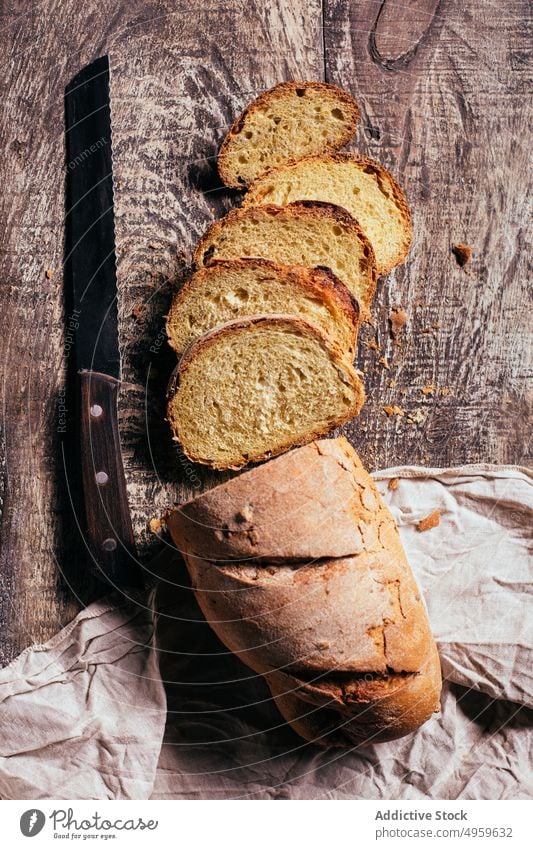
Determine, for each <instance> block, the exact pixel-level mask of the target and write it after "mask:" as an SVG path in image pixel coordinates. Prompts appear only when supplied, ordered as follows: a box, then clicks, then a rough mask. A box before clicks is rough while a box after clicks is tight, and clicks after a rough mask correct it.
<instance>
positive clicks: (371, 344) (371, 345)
mask: <svg viewBox="0 0 533 849" xmlns="http://www.w3.org/2000/svg"><path fill="white" fill-rule="evenodd" d="M363 344H364V345H365V346H366V347H367V348H371V349H372V350H373V351H381V350H382V349H381V348H380V347H379V345H378V343H377V342H376V340H375V339H372V341H371V342H364V343H363Z"/></svg>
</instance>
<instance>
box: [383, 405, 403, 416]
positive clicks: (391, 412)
mask: <svg viewBox="0 0 533 849" xmlns="http://www.w3.org/2000/svg"><path fill="white" fill-rule="evenodd" d="M383 412H384V413H386V414H387V415H388V416H403V414H404V411H403V410H402V408H401V407H398V406H396V404H395V405H394V406H392V407H383Z"/></svg>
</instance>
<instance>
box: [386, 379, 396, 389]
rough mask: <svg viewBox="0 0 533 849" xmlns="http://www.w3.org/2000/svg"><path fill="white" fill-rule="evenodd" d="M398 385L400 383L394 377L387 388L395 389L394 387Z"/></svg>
mask: <svg viewBox="0 0 533 849" xmlns="http://www.w3.org/2000/svg"><path fill="white" fill-rule="evenodd" d="M397 383H398V381H397V380H396V379H395V378H394V377H393V378H392V379H391V380H389V382H388V383H387V386H388V387H389V389H394V387H395V386H396V385H397Z"/></svg>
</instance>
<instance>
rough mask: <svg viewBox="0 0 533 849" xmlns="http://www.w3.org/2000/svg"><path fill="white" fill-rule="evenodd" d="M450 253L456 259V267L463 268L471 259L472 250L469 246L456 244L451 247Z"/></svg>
mask: <svg viewBox="0 0 533 849" xmlns="http://www.w3.org/2000/svg"><path fill="white" fill-rule="evenodd" d="M452 253H453V255H454V257H455V259H456V262H457V265H459V266H460V267H461V268H464V267H465V265H467V263H469V262H470V260H471V259H472V253H473V251H472V248H471V247H470V245H465V243H464V242H458V244H457V245H454V246H453V247H452Z"/></svg>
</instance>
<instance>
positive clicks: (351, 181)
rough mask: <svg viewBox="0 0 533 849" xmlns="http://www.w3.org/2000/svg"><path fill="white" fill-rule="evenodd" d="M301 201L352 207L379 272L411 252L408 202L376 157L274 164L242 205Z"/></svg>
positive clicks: (313, 158)
mask: <svg viewBox="0 0 533 849" xmlns="http://www.w3.org/2000/svg"><path fill="white" fill-rule="evenodd" d="M296 200H322V201H328V202H329V203H334V204H337V205H338V206H342V207H344V208H345V209H347V210H348V212H349V213H350V214H351V215H352V216H353V217H354V218H355V219H356V220H357V221H358V222H359V224H360V225H361V227H362V229H363V231H364V233H365V234H366V235H367V236H368V238H369V240H370V243H371V245H372V247H373V249H374V254H375V256H376V264H377V270H378V274H387V273H388V272H389V271H390V270H391V269H392V268H394V267H395V266H396V265H399V264H400V263H401V262H403V261H404V259H405V257H406V256H407V252H408V250H409V246H410V244H411V238H412V225H411V213H410V211H409V206H408V204H407V200H406V198H405V195H404V193H403V192H402V190H401V189H400V187H399V186H398V184H397V183H396V181H395V180H394V178H393V177H392V176H391V174H389V172H388V171H386V170H385V168H382V166H381V165H379V163H377V162H374V160H373V159H369V158H368V157H367V156H357V155H355V154H351V153H337V154H334V155H331V156H308V157H306V158H305V159H300V160H299V161H298V162H294V163H292V164H287V165H281V166H279V167H277V168H272V169H271V170H270V171H268V172H267V173H266V174H265V175H264V176H263V177H260V178H259V179H258V180H256V181H255V182H254V183H253V184H252V186H251V187H250V191H249V192H248V194H247V195H246V196H245V198H244V203H243V205H244V206H245V207H253V206H259V205H262V204H272V203H274V204H277V205H279V206H285V204H288V203H290V202H291V201H296Z"/></svg>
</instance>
